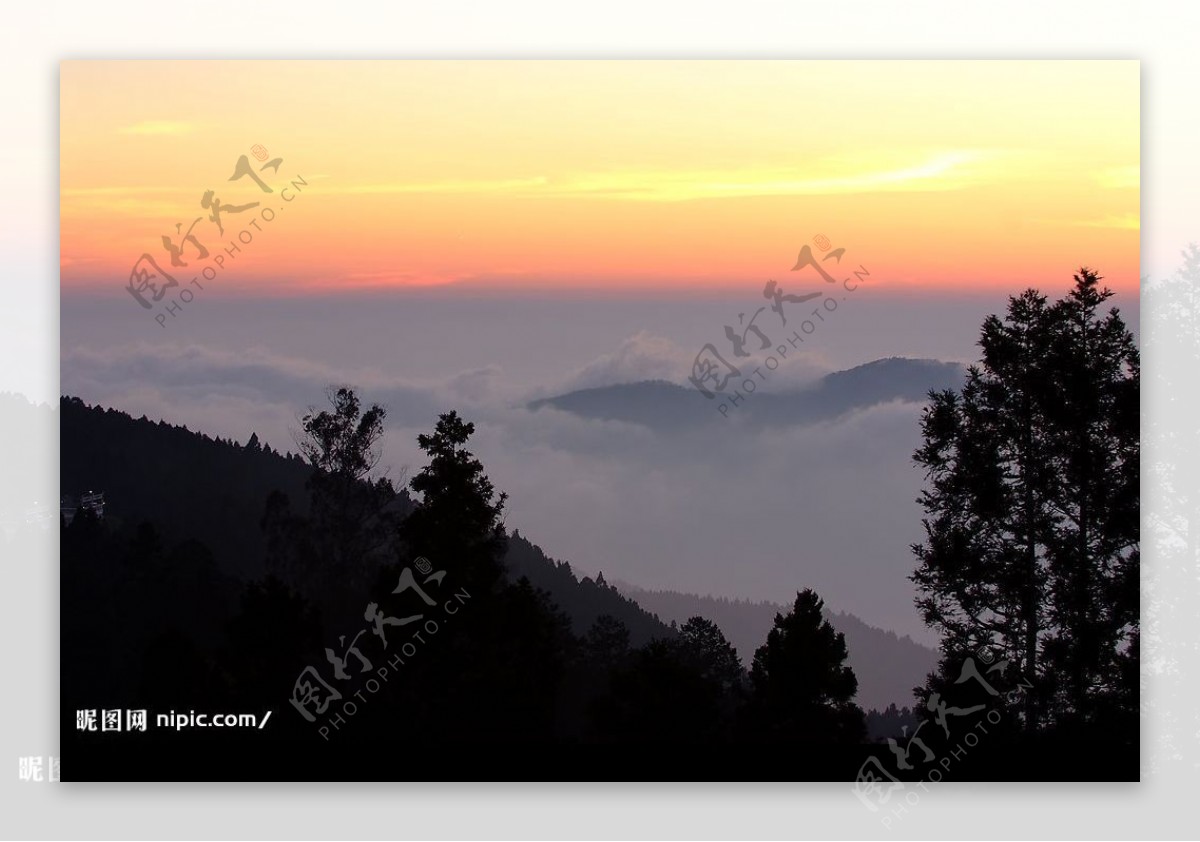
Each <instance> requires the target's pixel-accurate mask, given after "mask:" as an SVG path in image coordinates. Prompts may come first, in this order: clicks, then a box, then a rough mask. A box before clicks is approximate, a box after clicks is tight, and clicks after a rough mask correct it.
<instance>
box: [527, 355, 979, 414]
mask: <svg viewBox="0 0 1200 842" xmlns="http://www.w3.org/2000/svg"><path fill="white" fill-rule="evenodd" d="M963 374H964V368H963V366H962V365H960V364H959V363H950V362H943V361H941V360H931V359H909V358H907V357H889V358H887V359H881V360H875V361H874V362H869V363H865V364H863V365H860V366H856V367H854V368H851V369H846V370H845V371H835V372H832V373H830V374H826V375H825V376H823V377H822V378H820V379H819V380H818V381H816V382H815V383H813V384H812V385H811V386H809V387H807V388H803V389H793V390H787V391H779V392H770V391H765V390H759V391H756V392H755V393H754V394H753V395H752V396H750V397H749V398H748V399H747V400H745V401H744V402H741V403H739V404H738V405H737V407H736V408H734V409H733V411H732V412H731V413H730V416H731V417H732V416H734V415H736V417H738V418H739V419H743V420H744V421H745V422H746V423H750V424H756V425H763V426H795V425H804V424H813V423H816V422H820V421H832V420H834V419H836V418H839V417H841V416H844V415H846V414H848V413H851V412H854V411H856V410H861V409H866V408H867V407H871V406H875V405H877V404H881V403H888V402H890V401H897V400H901V401H920V402H923V401H924V400H925V398H926V395H927V394H928V393H929V391H930V390H931V389H934V390H941V389H948V388H956V387H958V386H960V385H961V384H962V378H963ZM734 385H735V382H734V381H731V382H730V384H729V385H728V386H727V387H726V390H725V391H726V394H731V393H732V390H733V388H734ZM722 397H723V396H722V395H721V394H720V393H718V394H717V395H716V397H715V398H713V399H709V398H705V397H704V395H702V394H701V393H700V392H699V391H698V390H697V389H694V388H691V387H690V386H689V387H686V388H685V387H683V386H680V385H678V384H675V383H670V382H667V381H665V380H644V381H640V382H637V383H621V384H617V385H612V386H599V387H596V388H590V389H579V390H576V391H573V392H567V393H565V394H562V395H557V396H555V397H550V398H542V399H540V400H536V401H532V402H530V403H529V404H528V407H529V409H531V410H535V411H536V410H539V409H543V408H546V407H550V408H553V409H558V410H561V411H563V412H569V413H572V414H573V415H578V416H581V417H583V418H591V419H597V420H609V421H624V422H627V423H631V424H640V425H641V426H644V427H649V428H650V429H652V430H656V431H660V432H670V431H675V430H679V429H681V428H690V427H698V426H703V425H706V424H713V423H720V422H722V421H723V420H725V416H723V415H722V414H721V412H720V411H719V410H718V409H717V407H718V406H720V405H721V404H722Z"/></svg>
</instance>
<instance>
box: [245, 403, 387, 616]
mask: <svg viewBox="0 0 1200 842" xmlns="http://www.w3.org/2000/svg"><path fill="white" fill-rule="evenodd" d="M328 398H329V403H330V407H331V408H330V409H328V410H321V411H320V412H318V411H316V410H315V409H311V410H309V412H308V413H307V414H306V415H304V416H303V417H302V418H301V427H302V432H301V433H300V434H299V435H298V436H297V441H296V444H297V446H298V447H299V448H300V452H301V453H302V454H303V455H304V458H305V459H306V460H307V461H308V463H309V464H310V465H311V466H312V469H313V470H312V473H311V474H310V476H309V479H308V483H307V490H308V498H309V499H308V510H307V513H306V514H297V513H293V511H292V509H291V505H290V501H289V500H288V498H287V497H286V496H285V495H283V494H281V493H276V494H273V495H272V496H271V497H270V498H269V499H268V501H267V506H266V513H265V515H264V518H263V526H264V529H265V530H266V531H267V533H268V536H269V543H270V552H269V556H268V559H269V561H270V562H271V566H272V568H273V569H274V570H275V571H276V572H278V573H279V574H280V575H281V576H283V577H285V578H286V579H287V580H288V581H289V582H291V583H292V584H294V585H295V586H296V587H297V588H298V589H299V590H300V591H301V592H302V593H304V594H306V595H308V596H310V597H311V598H318V599H320V601H321V602H323V603H324V604H325V605H326V607H330V601H331V595H333V594H341V593H346V594H352V595H353V596H348V597H347V599H350V600H354V599H356V598H357V596H358V595H360V594H361V593H362V592H363V591H364V590H365V588H366V587H367V586H368V585H369V584H370V582H371V581H372V580H373V579H374V577H375V576H376V575H377V572H378V569H379V567H380V566H381V565H382V564H383V563H385V562H386V561H388V560H389V559H390V557H391V556H392V554H393V552H392V544H393V538H394V534H395V528H396V523H397V521H398V515H399V511H400V503H401V500H400V498H399V497H398V496H397V494H396V490H395V488H393V486H392V483H391V481H390V480H388V479H387V478H386V477H375V478H373V477H372V476H371V473H372V471H374V470H375V468H376V466H377V464H378V461H379V439H380V437H381V436H382V434H383V421H384V418H385V417H386V412H385V411H384V409H383V408H382V407H381V406H379V405H378V404H373V405H371V406H370V407H369V408H368V409H367V410H366V411H363V409H362V407H361V404H360V402H359V398H358V396H357V395H356V394H355V393H354V391H353V390H352V389H349V388H346V387H341V388H337V389H334V388H330V390H329V392H328ZM333 603H334V604H335V605H336V604H337V600H336V599H334V600H333ZM335 610H336V609H335Z"/></svg>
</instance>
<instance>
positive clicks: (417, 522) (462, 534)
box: [400, 412, 508, 595]
mask: <svg viewBox="0 0 1200 842" xmlns="http://www.w3.org/2000/svg"><path fill="white" fill-rule="evenodd" d="M474 432H475V425H474V424H472V423H470V422H467V421H463V419H462V418H460V417H459V415H458V413H457V412H447V413H445V414H443V415H441V416H440V417H439V419H438V422H437V426H436V427H435V428H434V431H433V433H432V434H428V435H427V434H424V433H422V434H421V435H419V436H417V444H419V445H420V447H421V449H422V450H424V451H425V452H426V453H427V454H429V463H428V464H427V465H426V466H425V467H424V468H422V469H421V471H420V473H418V474H417V475H416V476H415V477H413V478H412V481H411V482H410V483H409V485H410V487H411V488H412V490H413V491H415V492H416V493H417V494H419V495H420V501H419V502H418V504H417V506H416V509H415V510H414V511H413V512H412V513H411V514H410V515H409V516H408V517H407V518H405V520H404V522H403V523H402V524H401V525H400V537H401V539H402V540H403V542H404V544H405V545H406V548H407V551H408V553H409V554H410V555H412V556H428V557H429V558H430V559H431V560H432V562H433V563H434V564H435V565H437V566H438V567H441V568H444V569H446V570H448V571H450V575H451V576H452V577H453V582H454V585H455V586H456V587H460V586H466V587H468V588H471V589H472V593H478V594H480V595H482V594H486V593H489V592H491V591H493V590H494V589H496V588H497V587H498V586H499V585H500V584H501V582H502V580H503V577H504V566H503V563H502V561H501V559H502V558H503V554H504V548H505V546H506V543H507V536H506V533H505V530H504V524H503V523H502V522H501V514H502V513H503V511H504V501H505V500H506V499H507V498H508V495H507V494H505V493H503V492H500V493H499V494H497V493H496V490H495V488H494V486H493V485H492V481H491V480H490V479H488V477H487V474H485V473H484V472H483V464H482V463H481V462H480V461H479V460H478V459H476V458H475V456H474V455H473V454H472V453H471V452H470V451H469V450H467V449H466V447H465V445H466V443H467V440H468V439H469V438H470V437H471V435H472V434H473V433H474Z"/></svg>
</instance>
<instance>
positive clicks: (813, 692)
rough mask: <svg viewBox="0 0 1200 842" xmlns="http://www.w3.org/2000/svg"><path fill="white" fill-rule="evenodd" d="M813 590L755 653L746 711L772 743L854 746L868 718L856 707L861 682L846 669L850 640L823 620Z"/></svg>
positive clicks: (755, 727)
mask: <svg viewBox="0 0 1200 842" xmlns="http://www.w3.org/2000/svg"><path fill="white" fill-rule="evenodd" d="M824 607H825V605H824V602H823V601H822V600H821V598H820V597H819V596H817V595H816V593H814V592H813V591H811V590H807V589H806V590H804V591H801V592H800V593H798V594H796V601H795V603H794V604H793V606H792V610H791V611H789V612H788V613H787V614H786V615H783V614H776V615H775V626H774V628H772V629H771V631H770V633H769V634H768V635H767V642H766V643H765V644H763V645H762V646H760V647H759V648H758V650H757V651H756V652H755V653H754V661H753V664H752V665H751V668H750V684H751V691H752V692H751V699H750V703H749V706H748V709H747V712H748V714H749V715H748V717H747V720H748V723H749V728H750V730H751V732H752V733H756V734H757V735H758V736H759V737H765V738H767V739H771V740H784V741H801V742H834V743H839V742H840V743H855V742H861V741H863V740H864V739H865V737H866V719H865V716H864V714H863V712H862V709H861V708H859V707H858V706H857V705H856V704H854V702H853V699H854V695H855V693H857V692H858V679H857V678H855V676H854V671H853V670H852V669H851V668H850V667H849V666H847V665H846V658H847V656H848V654H849V653H848V651H847V649H846V638H845V636H844V635H843V634H842V633H841V632H838V631H836V630H835V629H834V628H833V626H831V625H830V624H829V622H828V621H826V620H825V618H824V614H823V611H824Z"/></svg>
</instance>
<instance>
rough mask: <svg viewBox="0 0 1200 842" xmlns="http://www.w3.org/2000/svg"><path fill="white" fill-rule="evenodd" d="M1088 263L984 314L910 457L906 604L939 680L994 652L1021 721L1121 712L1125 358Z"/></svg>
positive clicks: (1130, 467)
mask: <svg viewBox="0 0 1200 842" xmlns="http://www.w3.org/2000/svg"><path fill="white" fill-rule="evenodd" d="M1099 281H1100V277H1099V276H1098V275H1097V274H1096V273H1095V272H1093V271H1091V270H1089V269H1086V268H1085V269H1082V270H1080V272H1079V274H1078V275H1076V276H1075V286H1074V288H1073V289H1072V291H1071V292H1070V293H1069V294H1068V295H1067V296H1066V297H1064V298H1063V299H1061V300H1059V301H1056V302H1054V303H1052V304H1048V303H1047V300H1046V297H1045V296H1043V295H1041V294H1039V293H1038V292H1036V291H1035V290H1028V291H1026V292H1025V293H1023V294H1022V295H1020V296H1017V297H1014V298H1011V299H1010V300H1009V307H1008V313H1007V316H1006V318H1005V319H1004V320H1003V321H1002V320H1001V319H999V318H998V317H996V316H990V317H988V318H987V319H986V320H985V321H984V324H983V329H982V334H981V338H980V343H979V344H980V346H981V348H982V350H983V359H982V361H981V363H980V364H978V365H976V366H973V367H971V369H970V370H969V372H968V375H967V380H966V383H965V384H964V386H963V389H962V391H961V392H955V391H952V390H947V391H944V392H937V393H931V395H930V404H929V406H928V407H927V408H926V410H925V413H924V415H923V417H922V420H921V430H922V435H923V437H924V444H923V446H922V447H921V448H920V449H918V450H917V451H916V453H915V454H914V459H915V460H916V462H917V463H918V464H919V465H921V466H922V467H923V468H924V469H925V471H926V478H927V482H928V486H927V488H926V489H925V490H924V491H923V493H922V495H921V497H920V498H919V502H920V503H921V505H922V506H923V508H924V509H925V512H926V517H925V520H924V524H925V533H926V539H925V542H924V543H922V544H917V545H914V546H913V552H914V553H915V555H916V557H917V559H918V562H919V564H918V567H917V569H916V571H915V572H914V574H913V575H912V577H911V578H912V580H913V582H914V583H915V584H916V585H917V588H918V590H919V596H918V598H917V605H918V607H919V608H920V609H921V612H922V615H923V618H924V620H925V622H926V623H927V624H929V625H930V626H931V627H933V628H935V629H936V630H938V631H939V632H940V633H941V634H942V645H941V648H942V653H943V663H942V667H941V673H942V674H941V675H940V676H938V675H934V676H931V677H930V680H929V682H927V684H926V687H925V688H924V689H923V690H922V691H921V693H920V695H921V696H923V697H924V699H926V700H927V699H928V697H929V695H930V694H931V693H933V692H935V691H937V690H938V688H943V687H944V686H945V684H946V680H945V677H946V676H949V675H951V674H954V675H957V671H958V669H959V668H960V667H961V665H962V662H963V658H964V657H966V655H967V654H969V653H971V652H974V651H977V650H978V649H979V648H980V647H985V646H986V647H988V649H989V650H993V651H998V652H999V653H1002V654H1003V657H1004V658H1005V659H1006V660H1007V661H1008V662H1009V664H1010V665H1011V668H1012V669H1014V670H1015V672H1016V674H1017V675H1018V676H1019V677H1020V682H1021V685H1022V686H1023V687H1025V689H1024V690H1022V691H1021V692H1022V694H1023V701H1022V706H1021V707H1022V711H1021V715H1022V719H1023V722H1024V726H1025V728H1026V729H1027V730H1036V729H1038V728H1039V727H1041V726H1047V727H1050V726H1052V727H1055V728H1058V729H1063V728H1066V727H1068V726H1070V727H1078V726H1080V725H1081V724H1083V723H1091V724H1094V725H1099V724H1100V723H1101V722H1102V721H1103V722H1107V723H1109V724H1111V723H1112V722H1113V721H1114V720H1115V719H1119V718H1123V717H1128V716H1131V715H1136V705H1137V699H1136V690H1135V688H1134V687H1131V686H1130V683H1129V677H1130V676H1131V675H1132V676H1136V673H1137V670H1136V661H1137V637H1138V628H1139V624H1138V611H1137V607H1138V589H1137V583H1138V562H1139V550H1138V504H1139V492H1138V482H1139V470H1138V460H1139V445H1138V429H1139V426H1138V387H1139V371H1140V367H1139V360H1138V352H1137V349H1136V347H1135V345H1134V342H1133V338H1132V336H1131V335H1130V333H1129V331H1128V329H1127V328H1126V326H1125V324H1124V322H1122V320H1121V318H1120V314H1119V312H1118V311H1117V310H1116V309H1115V308H1114V309H1112V310H1111V311H1109V312H1108V313H1102V312H1101V309H1102V307H1103V306H1104V304H1105V302H1106V301H1107V300H1108V299H1109V298H1110V297H1111V295H1112V293H1111V292H1109V291H1108V290H1107V289H1099V288H1098V284H1099Z"/></svg>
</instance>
